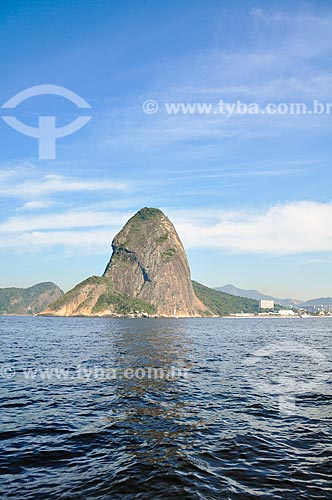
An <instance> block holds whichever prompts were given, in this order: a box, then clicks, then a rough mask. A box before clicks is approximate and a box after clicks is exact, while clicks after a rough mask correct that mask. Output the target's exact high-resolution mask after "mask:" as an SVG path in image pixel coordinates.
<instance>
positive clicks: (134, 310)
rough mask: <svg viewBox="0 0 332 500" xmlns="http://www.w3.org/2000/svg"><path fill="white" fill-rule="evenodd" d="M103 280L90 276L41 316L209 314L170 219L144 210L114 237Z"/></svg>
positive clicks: (191, 315)
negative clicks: (196, 290)
mask: <svg viewBox="0 0 332 500" xmlns="http://www.w3.org/2000/svg"><path fill="white" fill-rule="evenodd" d="M112 250H113V252H112V256H111V259H110V261H109V263H108V264H107V266H106V269H105V272H104V274H103V276H92V277H91V278H88V279H87V280H85V281H83V282H82V283H80V284H79V285H77V286H76V287H75V288H74V289H72V290H70V291H69V292H68V293H66V294H65V295H64V296H63V297H61V298H60V299H59V300H57V301H56V302H55V303H54V304H51V306H49V307H48V308H47V309H46V310H45V311H43V314H44V315H54V316H77V315H84V316H91V315H93V316H108V315H109V316H127V315H134V316H136V315H149V316H150V315H158V316H174V315H176V316H179V317H181V316H182V317H200V316H211V315H213V313H212V312H211V311H210V310H209V309H208V308H207V307H206V306H205V305H204V304H203V302H202V301H201V300H199V298H198V297H197V296H196V294H195V292H194V288H193V285H192V282H191V278H190V269H189V264H188V261H187V257H186V254H185V251H184V248H183V245H182V243H181V241H180V238H179V236H178V234H177V232H176V230H175V228H174V226H173V224H172V223H171V221H170V220H169V219H168V218H167V217H166V216H165V215H164V214H163V212H161V210H159V209H156V208H143V209H141V210H140V211H139V212H137V214H135V215H134V216H133V217H132V218H131V219H130V220H129V221H128V222H127V223H126V225H125V226H124V227H123V228H122V229H121V231H120V232H119V233H118V234H117V235H116V236H115V238H114V240H113V242H112Z"/></svg>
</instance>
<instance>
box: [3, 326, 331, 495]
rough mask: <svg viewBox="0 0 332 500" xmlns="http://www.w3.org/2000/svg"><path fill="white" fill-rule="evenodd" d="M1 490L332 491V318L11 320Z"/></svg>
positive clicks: (95, 492)
mask: <svg viewBox="0 0 332 500" xmlns="http://www.w3.org/2000/svg"><path fill="white" fill-rule="evenodd" d="M0 340H1V358H0V385H1V395H0V403H1V414H0V442H1V443H0V444H1V447H0V473H1V476H0V497H1V499H7V498H8V499H9V498H10V499H18V500H27V499H59V500H60V499H62V500H67V499H68V500H69V499H75V500H76V499H77V500H79V499H84V500H88V499H109V500H117V499H134V498H135V499H136V498H137V499H151V500H152V499H251V498H259V499H289V500H298V499H323V498H326V499H331V498H332V437H331V436H332V384H331V382H332V367H331V354H332V319H329V318H321V319H305V318H303V319H301V318H296V319H168V320H166V319H165V320H162V319H101V318H100V319H92V318H91V319H84V318H18V317H10V318H4V317H3V318H0Z"/></svg>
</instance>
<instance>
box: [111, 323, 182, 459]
mask: <svg viewBox="0 0 332 500" xmlns="http://www.w3.org/2000/svg"><path fill="white" fill-rule="evenodd" d="M173 323H174V324H173ZM109 334H110V336H111V337H112V342H113V353H114V356H115V358H114V364H115V365H116V366H117V367H121V368H122V369H123V370H126V369H127V368H130V369H133V370H136V369H142V370H138V371H137V374H138V376H134V377H132V378H124V377H123V378H117V379H116V380H115V381H114V383H115V393H116V395H117V398H118V405H119V408H118V409H114V410H113V411H111V412H110V414H109V415H108V417H107V419H108V420H109V422H119V421H122V422H123V424H124V425H125V427H126V431H127V433H128V437H130V439H129V443H130V444H129V448H130V453H131V454H132V455H134V456H135V458H136V459H137V460H138V461H140V462H141V461H145V462H146V463H151V464H154V463H157V462H160V460H161V459H164V460H165V459H170V458H171V457H172V456H175V455H176V454H177V453H178V445H175V442H177V443H179V442H183V444H186V445H187V446H190V443H191V439H190V436H191V425H190V423H189V422H188V419H187V417H188V409H187V404H186V398H185V397H184V393H185V392H186V390H187V384H188V380H187V379H186V378H185V375H186V374H187V376H188V372H189V371H190V370H191V368H192V363H191V339H190V330H189V329H188V327H187V323H186V322H183V321H182V322H178V321H176V320H174V321H168V322H167V323H166V324H163V322H161V321H160V320H157V321H154V320H141V321H135V322H132V324H130V322H126V323H125V324H124V323H123V324H122V325H121V328H118V329H117V330H116V331H114V330H113V329H112V330H111V331H110V333H109ZM174 368H175V369H178V370H179V372H176V370H174ZM155 369H157V370H155ZM181 370H183V371H182V374H181ZM144 371H145V376H142V374H143V373H144ZM172 373H173V374H174V373H175V374H178V373H180V377H177V376H176V375H175V376H169V375H171V374H172ZM155 374H157V376H155ZM133 443H136V444H135V446H133Z"/></svg>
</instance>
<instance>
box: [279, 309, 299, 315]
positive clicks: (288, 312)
mask: <svg viewBox="0 0 332 500" xmlns="http://www.w3.org/2000/svg"><path fill="white" fill-rule="evenodd" d="M278 314H279V315H280V316H295V312H294V311H292V309H280V311H279V312H278Z"/></svg>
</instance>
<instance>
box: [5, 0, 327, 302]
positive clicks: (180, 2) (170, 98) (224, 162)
mask: <svg viewBox="0 0 332 500" xmlns="http://www.w3.org/2000/svg"><path fill="white" fill-rule="evenodd" d="M331 33H332V4H331V2H330V1H323V0H322V1H315V2H300V1H296V2H288V1H287V2H283V1H269V0H265V1H251V0H248V1H226V0H224V1H221V0H219V1H214V0H209V2H206V1H203V0H200V1H196V0H190V1H185V0H169V1H167V2H157V1H155V0H153V1H150V0H146V1H129V0H123V1H121V2H118V1H110V0H93V1H92V0H56V1H55V0H47V1H45V0H3V1H2V2H1V3H0V61H1V79H0V107H1V106H3V105H4V104H5V103H6V102H7V101H8V100H9V99H10V98H12V97H13V96H15V95H16V94H18V93H19V92H21V91H23V90H25V89H30V88H33V87H35V86H40V85H53V86H54V85H56V86H60V87H64V88H65V89H68V90H70V91H72V92H75V93H76V94H77V95H78V96H80V97H81V98H82V99H84V100H85V101H86V102H87V103H88V105H89V106H90V108H88V109H78V108H77V106H76V104H74V103H72V102H70V101H68V100H67V99H65V98H64V97H61V96H57V95H35V96H33V97H30V98H29V99H26V100H25V101H22V102H21V103H20V104H18V105H17V107H16V108H15V109H10V110H8V109H5V108H0V287H9V286H20V287H26V286H30V285H33V284H35V283H37V282H41V281H53V282H55V283H56V284H58V285H59V286H60V287H62V288H63V289H64V290H68V289H70V288H71V287H73V286H74V285H76V284H77V283H78V282H80V281H82V280H83V279H85V278H86V277H88V276H91V275H100V274H102V273H103V271H104V268H105V266H106V264H107V262H108V260H109V257H110V254H111V241H112V239H113V237H114V236H115V234H116V233H117V232H118V231H119V230H120V228H121V227H122V225H123V224H124V223H125V222H126V220H127V219H128V218H129V217H130V216H132V215H133V214H134V213H135V212H136V211H137V210H139V209H140V208H142V207H144V206H149V207H158V208H160V209H162V210H163V211H164V212H165V214H166V215H167V216H168V217H169V218H170V219H171V220H172V222H173V223H174V224H175V227H176V229H177V231H178V233H179V235H180V237H181V239H182V241H183V243H184V246H185V249H186V251H187V255H188V259H189V263H190V266H191V272H192V277H193V279H195V280H197V281H200V282H201V283H203V284H206V285H208V286H213V287H216V286H221V285H224V284H227V283H232V284H234V285H236V286H238V287H241V288H256V289H259V290H261V291H262V292H265V293H268V294H270V295H273V296H276V297H280V298H286V297H287V298H289V297H291V298H299V299H309V298H312V297H323V296H332V284H331V283H332V224H331V220H332V199H331V180H332V179H331V177H332V176H331V152H332V141H331V137H332V105H331V111H330V114H329V113H328V112H324V113H319V114H318V113H317V114H315V113H306V114H300V115H299V114H292V113H290V112H287V113H285V114H284V113H283V112H280V113H277V114H266V113H265V114H264V113H256V114H244V113H241V112H237V113H234V114H231V115H230V116H226V115H225V114H223V113H221V112H219V111H218V110H220V107H219V105H218V103H220V101H222V102H223V103H227V104H232V103H237V102H241V103H245V104H247V105H249V104H250V103H254V104H255V105H256V106H259V108H260V109H264V106H266V105H267V104H268V103H276V104H280V103H283V104H285V105H286V106H288V107H289V106H290V105H291V104H292V103H299V102H300V103H305V105H307V106H308V107H309V108H310V109H312V103H313V102H314V101H317V102H319V103H320V104H322V105H324V106H326V109H327V106H328V104H329V103H332V90H331V89H332V72H331V70H332V57H331V56H332V37H331ZM151 101H152V104H151ZM146 103H148V104H146ZM170 103H185V104H186V103H187V104H188V103H190V104H193V103H196V104H197V103H208V104H209V103H211V104H212V106H213V111H212V112H209V113H201V112H197V108H196V110H195V112H191V113H187V114H186V113H184V112H179V113H171V112H169V109H170V108H169V104H170ZM151 106H152V108H151ZM151 109H152V111H151ZM324 109H325V107H324ZM146 110H147V111H148V112H146ZM9 115H11V116H15V117H16V118H17V119H18V120H20V121H21V122H23V123H25V124H26V125H29V126H31V127H34V128H38V127H39V126H40V122H39V117H40V116H55V117H56V118H55V120H56V126H57V127H62V126H65V125H67V124H69V123H70V122H72V121H73V120H75V119H76V118H77V117H78V116H81V115H84V116H91V119H90V121H89V122H88V123H87V124H86V125H84V127H82V128H81V129H80V130H78V131H77V132H75V133H73V134H71V135H68V136H65V137H62V138H59V139H57V140H56V144H55V153H56V157H55V159H42V158H40V155H39V150H38V144H39V140H38V139H37V138H32V137H28V136H27V135H24V134H22V133H20V132H19V131H17V130H15V129H14V128H12V127H11V126H9V125H8V123H6V122H5V120H3V119H2V118H1V117H5V116H9Z"/></svg>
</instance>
